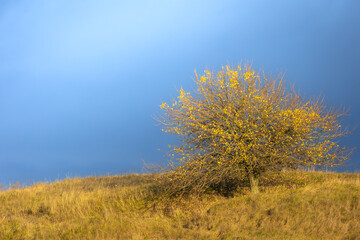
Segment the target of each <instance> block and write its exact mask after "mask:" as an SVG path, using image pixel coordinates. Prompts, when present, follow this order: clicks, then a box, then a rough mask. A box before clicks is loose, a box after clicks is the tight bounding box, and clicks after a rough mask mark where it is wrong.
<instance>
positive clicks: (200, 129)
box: [159, 65, 351, 192]
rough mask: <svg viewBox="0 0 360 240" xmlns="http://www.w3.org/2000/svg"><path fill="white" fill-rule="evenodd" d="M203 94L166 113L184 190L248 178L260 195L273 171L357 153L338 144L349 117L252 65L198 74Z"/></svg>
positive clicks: (176, 174) (175, 176)
mask: <svg viewBox="0 0 360 240" xmlns="http://www.w3.org/2000/svg"><path fill="white" fill-rule="evenodd" d="M195 84H196V89H195V91H193V92H192V93H190V92H185V91H184V89H182V88H181V89H180V91H179V96H178V97H177V99H174V100H173V101H172V102H171V103H163V104H162V105H161V106H160V107H161V108H162V110H163V114H162V115H161V117H160V118H159V121H160V122H161V123H162V124H163V126H164V128H163V131H165V132H167V133H172V134H176V135H178V136H179V137H180V144H179V145H176V146H171V154H174V156H175V160H173V161H171V164H170V166H171V167H170V168H168V172H169V173H171V174H172V177H170V178H171V180H172V181H183V183H184V184H183V189H186V188H191V187H195V185H199V184H200V185H201V186H198V187H200V188H201V189H203V188H206V187H208V186H210V185H214V184H218V183H220V182H221V181H223V180H224V178H227V177H229V176H234V175H236V174H240V175H241V174H242V175H243V176H244V177H245V178H246V179H248V181H249V183H250V186H251V189H252V191H253V192H257V191H258V187H257V185H258V178H259V176H261V174H262V173H264V172H266V171H273V170H275V171H278V170H281V169H284V168H285V169H289V168H290V169H297V168H302V167H308V166H320V167H324V166H327V167H334V166H337V165H340V164H341V163H343V162H344V161H345V160H346V159H347V158H348V157H349V155H350V152H351V150H349V149H347V148H346V147H343V146H340V145H339V144H338V142H337V139H338V138H339V137H341V136H344V135H346V134H348V133H349V132H348V131H347V130H346V129H343V128H342V127H341V125H340V123H341V117H342V116H344V114H345V111H343V110H335V109H334V108H327V107H326V106H325V105H324V104H323V101H322V99H321V98H317V99H304V98H302V97H301V96H300V94H299V93H297V92H296V91H295V90H294V89H293V88H286V87H285V84H284V81H283V76H282V75H279V77H277V78H273V77H271V76H266V75H265V74H264V73H263V72H260V71H256V70H255V69H253V68H252V67H251V66H249V65H239V66H237V67H236V68H232V67H229V66H225V67H222V69H221V70H220V71H218V72H217V73H214V72H211V71H205V73H204V74H203V75H200V76H199V75H198V74H197V73H196V72H195Z"/></svg>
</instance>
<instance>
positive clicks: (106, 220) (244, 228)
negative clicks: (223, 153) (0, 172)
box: [0, 172, 360, 240]
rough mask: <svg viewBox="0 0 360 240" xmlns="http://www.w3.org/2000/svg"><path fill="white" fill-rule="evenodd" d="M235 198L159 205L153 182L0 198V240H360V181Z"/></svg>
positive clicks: (295, 182)
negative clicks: (153, 190) (152, 187)
mask: <svg viewBox="0 0 360 240" xmlns="http://www.w3.org/2000/svg"><path fill="white" fill-rule="evenodd" d="M269 181H270V180H268V179H263V180H262V182H261V183H262V187H261V192H260V193H259V194H251V193H250V191H249V189H248V188H247V187H243V188H241V189H239V190H238V191H237V192H236V193H235V195H234V196H233V197H228V198H226V197H223V196H219V195H215V194H208V195H204V196H202V197H198V196H197V197H195V196H188V197H186V198H181V199H169V200H167V201H164V200H162V201H157V200H154V198H153V197H152V195H151V194H152V193H151V186H152V184H153V180H152V175H124V176H107V177H87V178H74V179H67V180H64V181H59V182H55V183H50V184H48V183H46V184H45V183H38V184H35V185H34V186H31V187H27V188H21V189H10V190H6V191H2V192H0V239H14V240H15V239H52V240H55V239H352V240H355V239H360V174H355V173H354V174H350V173H340V174H338V173H323V172H284V173H282V175H281V176H280V177H277V178H276V181H275V183H274V181H272V184H269V183H270V182H269Z"/></svg>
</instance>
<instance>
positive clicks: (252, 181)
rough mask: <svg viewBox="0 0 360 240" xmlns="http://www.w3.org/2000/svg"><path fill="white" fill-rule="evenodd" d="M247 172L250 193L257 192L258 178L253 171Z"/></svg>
mask: <svg viewBox="0 0 360 240" xmlns="http://www.w3.org/2000/svg"><path fill="white" fill-rule="evenodd" d="M248 174H249V180H250V189H251V192H252V193H259V187H258V186H259V179H258V178H257V177H256V176H254V174H253V173H248Z"/></svg>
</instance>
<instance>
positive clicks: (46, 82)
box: [0, 0, 360, 185]
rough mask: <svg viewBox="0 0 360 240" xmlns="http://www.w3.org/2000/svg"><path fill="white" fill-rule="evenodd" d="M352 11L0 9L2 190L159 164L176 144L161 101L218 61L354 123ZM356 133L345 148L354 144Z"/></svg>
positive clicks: (251, 4) (42, 5)
mask: <svg viewBox="0 0 360 240" xmlns="http://www.w3.org/2000/svg"><path fill="white" fill-rule="evenodd" d="M359 12H360V1H358V0H352V1H350V0H342V1H335V0H333V1H331V0H318V1H313V0H308V1H305V0H302V1H289V0H283V1H276V0H273V1H267V0H263V1H261V0H257V1H238V0H236V1H235V0H234V1H229V0H221V1H220V0H219V1H211V0H210V1H209V0H207V1H186V0H182V1H175V0H163V1H117V0H112V1H111V0H102V1H95V0H86V1H85V0H84V1H70V0H57V1H55V0H53V1H51V0H42V1H41V0H33V1H25V0H15V1H10V0H9V1H1V3H0V116H1V117H0V183H2V184H5V185H7V184H8V183H9V182H11V183H14V182H16V181H20V183H31V182H33V181H44V180H50V181H52V180H55V179H61V178H64V177H66V176H70V177H72V176H86V175H103V174H107V173H110V174H118V173H121V172H129V171H141V170H142V166H143V160H144V161H145V162H148V163H152V162H153V163H154V162H157V161H158V160H161V159H162V160H164V152H165V151H166V150H167V145H168V144H169V143H171V142H174V138H173V137H172V136H167V135H166V134H164V133H162V132H161V130H160V127H159V126H158V125H157V123H156V121H154V120H153V117H154V116H155V115H156V114H157V113H159V105H160V104H161V102H162V101H167V100H169V99H171V98H172V97H174V96H176V89H179V88H180V86H183V87H184V88H185V89H190V88H191V87H192V86H193V72H194V69H196V70H197V71H198V72H202V71H203V70H204V69H206V68H210V69H214V70H217V69H219V68H220V67H221V66H222V65H225V64H230V65H235V64H238V63H240V62H244V61H251V62H252V63H253V66H255V67H261V68H263V69H264V70H265V71H266V72H267V73H273V74H277V73H278V72H279V71H283V72H285V73H286V79H287V80H288V81H290V82H292V83H295V87H296V88H299V89H300V90H301V93H303V95H306V96H316V95H319V94H322V95H324V96H325V99H326V103H327V104H328V105H335V106H340V105H345V106H347V107H349V108H350V114H351V116H349V117H348V118H347V119H346V120H345V122H344V125H349V126H351V127H354V126H357V125H358V123H359V119H360V94H359V90H360V71H359V65H360V14H359ZM359 132H360V130H355V131H354V133H353V134H352V135H351V136H350V137H347V138H345V139H344V140H343V143H345V144H347V145H349V146H353V147H358V146H359V142H360V134H359ZM158 148H160V149H161V150H162V151H157V149H158ZM142 159H143V160H142ZM359 159H360V154H359V153H358V152H355V154H354V155H353V159H352V161H351V162H349V164H350V166H349V167H347V168H346V170H347V171H360V160H359Z"/></svg>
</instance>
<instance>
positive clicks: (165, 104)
mask: <svg viewBox="0 0 360 240" xmlns="http://www.w3.org/2000/svg"><path fill="white" fill-rule="evenodd" d="M167 107H168V105H167V103H166V102H164V103H162V104H161V105H160V108H161V109H163V108H167Z"/></svg>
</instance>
